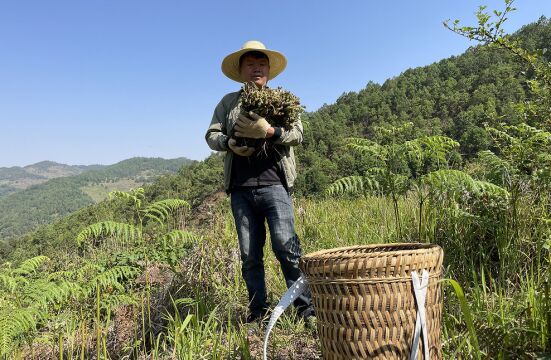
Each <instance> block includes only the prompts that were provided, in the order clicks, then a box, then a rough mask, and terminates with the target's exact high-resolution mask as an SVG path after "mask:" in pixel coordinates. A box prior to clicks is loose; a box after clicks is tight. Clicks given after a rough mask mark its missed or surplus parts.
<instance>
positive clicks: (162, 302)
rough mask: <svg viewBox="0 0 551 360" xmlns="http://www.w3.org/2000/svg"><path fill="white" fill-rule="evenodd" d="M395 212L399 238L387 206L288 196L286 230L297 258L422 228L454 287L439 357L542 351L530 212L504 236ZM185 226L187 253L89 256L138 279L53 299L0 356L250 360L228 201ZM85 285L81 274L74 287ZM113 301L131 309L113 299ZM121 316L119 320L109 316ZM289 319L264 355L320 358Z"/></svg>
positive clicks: (541, 281) (484, 227)
mask: <svg viewBox="0 0 551 360" xmlns="http://www.w3.org/2000/svg"><path fill="white" fill-rule="evenodd" d="M397 205H398V210H399V212H400V219H401V234H402V235H401V237H400V236H399V235H398V233H397V227H396V223H395V214H394V204H393V202H392V201H391V200H390V199H388V198H385V197H377V196H366V197H361V198H356V199H346V198H345V199H324V200H320V199H318V200H312V199H295V201H294V207H295V219H296V230H297V234H298V235H299V238H300V240H301V245H302V248H303V253H309V252H312V251H316V250H320V249H324V248H334V247H342V246H349V245H355V244H369V243H387V242H412V241H418V240H419V237H420V234H419V229H420V228H422V231H423V236H424V240H425V241H429V242H433V243H438V244H441V245H442V246H443V248H444V251H445V277H448V278H453V279H455V281H457V282H456V283H454V286H446V287H445V294H444V301H445V304H444V306H445V311H444V321H443V329H442V330H443V340H444V341H443V346H444V348H443V350H444V356H445V358H447V359H457V358H495V359H510V358H536V357H537V356H539V355H538V354H542V353H546V352H547V353H549V352H550V349H549V345H550V329H549V326H550V322H549V317H550V311H549V310H550V301H549V280H550V274H549V260H550V258H549V256H550V255H549V249H548V247H546V246H547V242H546V240H545V239H546V238H544V236H547V235H546V234H548V233H547V232H546V228H544V226H547V225H546V223H545V222H542V221H540V220H538V219H537V217H536V216H535V215H534V213H533V212H531V211H532V210H531V207H530V206H531V204H530V202H528V201H526V199H523V200H521V201H519V202H518V206H517V211H518V212H519V213H520V214H529V215H530V216H527V217H522V216H521V217H519V218H518V219H516V221H515V224H516V225H515V226H516V231H510V230H504V228H506V227H507V226H510V221H509V219H508V218H507V216H503V214H500V213H497V212H493V213H492V215H493V217H491V218H487V219H486V218H484V217H483V216H482V215H484V213H480V212H479V213H478V214H479V215H478V216H475V217H469V216H468V214H466V213H462V212H458V211H456V212H451V211H446V210H444V209H443V208H442V209H435V206H437V204H436V205H435V204H432V205H431V207H432V208H431V207H429V206H427V207H425V210H423V211H422V212H421V213H420V212H419V201H418V198H417V196H416V195H415V194H410V195H408V196H406V197H404V198H402V199H400V200H399V201H398V203H397ZM480 214H482V215H480ZM486 215H488V216H489V213H487V214H486ZM486 215H484V216H486ZM420 217H423V223H422V225H421V227H420V226H419V223H420ZM492 219H493V220H492ZM490 220H492V221H493V222H492V221H490ZM174 223H181V222H178V221H175V222H174ZM488 224H490V225H488ZM492 226H497V227H496V228H492ZM164 230H165V231H168V230H170V229H164ZM188 230H193V231H194V233H195V235H194V237H193V241H192V242H191V243H187V245H185V244H184V243H178V242H177V243H174V244H173V245H170V243H165V246H164V247H159V246H158V245H157V244H155V243H148V242H141V243H136V244H135V245H132V244H130V243H124V244H121V243H117V242H114V243H113V245H112V246H111V245H109V244H107V243H106V244H104V245H103V246H102V247H101V248H98V249H97V250H94V252H93V253H92V252H91V253H90V255H93V258H94V259H95V260H94V261H95V263H96V264H103V265H102V266H119V267H120V266H123V265H124V266H128V265H131V266H142V267H141V269H142V271H141V273H140V275H139V276H138V275H131V274H132V272H129V273H128V274H127V275H126V276H122V275H121V277H119V278H117V279H118V280H117V281H116V282H113V283H110V286H105V287H102V286H100V285H101V282H99V281H98V282H97V283H96V284H95V285H94V291H92V292H90V296H91V300H90V301H88V300H85V299H83V298H81V300H78V297H69V298H67V299H66V301H65V302H64V303H63V305H60V304H59V303H51V304H50V305H49V306H48V310H47V311H48V314H49V315H48V317H47V318H45V319H44V320H43V321H41V322H39V323H37V331H33V332H29V333H27V334H25V335H24V336H25V337H22V338H21V340H22V341H20V342H18V344H19V345H17V346H16V348H14V349H13V351H10V352H9V353H8V354H7V355H6V354H5V355H4V358H6V359H7V358H10V359H11V358H33V357H34V358H40V357H49V358H58V359H62V358H63V359H87V358H90V357H96V358H100V359H115V358H121V357H130V358H144V357H148V358H153V359H165V358H175V359H257V358H260V356H261V348H262V340H261V339H262V335H263V328H262V326H261V325H259V324H244V318H245V315H246V312H247V296H246V289H245V286H244V283H243V281H242V279H241V270H240V259H239V251H238V242H237V235H236V231H235V227H234V224H233V219H232V217H231V211H230V209H229V204H228V202H227V201H222V202H221V203H219V204H218V205H217V207H216V208H215V211H214V213H213V216H212V219H211V223H210V226H209V227H198V228H195V229H191V228H188ZM513 234H514V236H513ZM169 245H170V246H169ZM178 246H181V247H182V248H179V247H178ZM267 247H269V243H268V244H267ZM182 249H184V251H183V252H182ZM176 253H177V254H178V257H179V260H178V261H177V262H176V263H174V261H173V260H170V259H174V257H173V256H172V255H174V254H176ZM114 254H118V255H114ZM171 254H172V255H171ZM265 254H266V255H265V256H266V259H265V266H266V281H267V286H268V290H269V300H270V301H271V303H272V304H275V303H276V302H277V300H278V299H279V297H280V296H281V295H282V294H283V292H284V291H285V290H286V286H285V282H284V280H283V276H282V275H281V270H280V266H279V263H278V262H277V260H276V259H275V256H274V255H273V254H272V252H271V251H269V250H267V251H266V252H265ZM58 263H59V262H56V264H58ZM109 264H110V265H109ZM139 264H141V265H139ZM163 264H164V265H163ZM145 265H146V266H145ZM79 266H82V264H81V265H79ZM47 269H48V268H47V267H45V268H44V271H43V273H44V274H45V275H47V273H48V272H49V270H47ZM108 269H109V267H105V268H104V269H103V270H102V271H106V270H108ZM159 269H166V271H167V272H168V273H169V274H171V275H170V279H171V280H170V279H169V280H167V281H165V282H163V281H160V282H158V281H157V280H158V279H157V280H156V277H159V271H160V270H159ZM170 269H172V270H170ZM90 271H91V270H90ZM98 271H99V270H98ZM98 274H100V275H101V272H99V273H98ZM155 274H156V275H155ZM100 275H95V276H96V278H98V276H100ZM72 279H74V281H75V282H76V283H78V281H79V280H78V279H77V278H76V277H74V278H72ZM86 279H90V277H86V276H84V277H82V278H81V280H80V281H88V280H86ZM82 285H83V284H82V283H80V286H82ZM455 285H457V286H455ZM121 286H122V288H121ZM459 286H460V287H459ZM117 289H119V290H120V292H119V290H117ZM456 294H460V295H461V296H459V297H458V296H457V295H456ZM121 295H127V296H128V297H129V298H132V299H134V302H133V301H130V300H129V299H126V300H127V301H122V300H120V299H119V297H118V296H121ZM117 299H119V300H120V301H117ZM121 301H122V302H121ZM121 308H122V309H126V310H125V311H126V312H121V313H123V314H126V315H123V316H120V315H119V314H115V312H116V311H117V309H121ZM295 315H296V314H295V313H294V310H290V311H288V312H287V313H286V314H285V315H284V317H283V318H282V319H281V320H280V322H279V323H278V326H277V328H276V329H275V332H274V336H273V338H272V341H271V344H270V348H269V350H270V356H271V357H272V358H274V359H284V358H285V359H287V358H289V359H319V358H321V355H320V349H319V345H318V343H317V337H316V333H315V331H313V330H311V329H307V328H306V327H305V326H304V324H303V323H302V321H299V320H297V319H296V316H295ZM124 329H126V330H124ZM24 339H28V340H24ZM30 339H32V340H30ZM25 343H28V344H31V345H25ZM495 344H499V346H496V345H495Z"/></svg>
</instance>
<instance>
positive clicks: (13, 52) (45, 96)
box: [0, 0, 551, 167]
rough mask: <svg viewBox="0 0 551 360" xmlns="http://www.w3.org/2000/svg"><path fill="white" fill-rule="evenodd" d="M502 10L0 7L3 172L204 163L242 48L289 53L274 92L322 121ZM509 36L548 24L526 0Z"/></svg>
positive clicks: (451, 51)
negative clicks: (284, 93) (450, 25)
mask: <svg viewBox="0 0 551 360" xmlns="http://www.w3.org/2000/svg"><path fill="white" fill-rule="evenodd" d="M482 4H485V5H488V8H489V9H502V8H503V1H502V0H499V1H498V0H492V1H484V0H476V1H472V0H461V1H451V0H447V1H444V0H427V1H421V0H419V1H398V0H387V1H371V0H350V1H331V2H330V1H319V0H318V1H313V0H303V1H291V0H277V1H248V2H241V1H208V0H204V1H176V0H163V1H151V0H150V1H145V0H95V1H91V0H88V1H86V0H59V1H56V0H50V1H44V0H32V1H31V0H17V1H9V0H4V1H1V0H0V167H3V166H16V165H17V166H24V165H29V164H32V163H35V162H38V161H42V160H52V161H57V162H62V163H67V164H86V165H87V164H113V163H116V162H118V161H121V160H124V159H127V158H130V157H133V156H147V157H164V158H175V157H180V156H185V157H188V158H191V159H196V160H200V159H203V158H205V157H206V156H208V155H209V154H210V153H211V151H210V149H209V148H208V147H207V145H206V143H205V141H204V133H205V130H206V128H207V126H208V124H209V122H210V119H211V116H212V112H213V109H214V107H215V106H216V104H217V103H218V101H219V100H220V98H221V97H222V96H223V95H224V94H226V93H228V92H231V91H235V90H237V89H238V88H239V84H238V83H235V82H233V81H231V80H229V79H227V78H226V77H224V75H223V74H222V72H221V71H220V63H221V61H222V59H223V58H224V57H225V56H226V55H227V54H229V53H230V52H233V51H235V50H237V49H239V48H240V47H241V45H242V44H243V43H244V42H245V41H246V40H251V39H255V40H260V41H262V42H264V43H265V44H266V45H267V47H268V48H270V49H275V50H279V51H281V52H283V53H284V54H285V55H286V56H287V58H288V61H289V63H288V67H287V69H286V71H285V72H284V73H283V74H281V75H280V76H279V77H277V78H276V79H274V80H273V81H272V82H271V83H270V85H271V86H283V87H285V88H286V89H289V90H291V91H293V92H294V93H295V94H297V95H298V96H299V97H300V98H301V99H302V103H303V104H304V105H305V106H306V108H307V111H314V110H316V109H317V108H319V107H320V106H321V105H323V104H324V103H327V104H331V103H333V102H334V101H335V100H336V99H337V98H338V97H339V96H340V95H341V94H342V93H343V92H347V91H358V90H360V89H362V88H363V87H365V85H366V84H367V83H368V81H375V82H378V83H383V82H384V81H385V80H386V79H387V78H390V77H394V76H397V75H399V74H400V73H401V72H403V71H405V70H406V69H408V68H412V67H417V66H424V65H429V64H431V63H433V62H435V61H438V60H440V59H443V58H447V57H450V56H452V55H459V54H461V53H462V52H463V51H465V49H467V48H468V47H469V46H472V45H475V43H474V42H469V41H468V40H467V39H465V38H462V37H460V36H458V35H456V34H453V33H452V32H450V31H448V30H446V29H445V28H444V27H443V26H442V21H443V20H446V19H452V20H453V19H460V20H462V23H464V24H465V25H467V24H474V23H475V17H474V12H475V10H476V9H477V8H478V6H479V5H482ZM515 6H516V7H517V8H518V10H517V11H516V12H514V13H513V14H512V15H511V16H510V19H509V20H508V21H507V23H506V30H507V31H508V32H513V31H515V30H517V29H518V28H520V27H521V26H522V25H525V24H527V23H530V22H533V21H536V20H537V19H538V18H539V17H540V16H541V15H545V16H547V17H550V16H551V1H549V0H517V1H516V2H515Z"/></svg>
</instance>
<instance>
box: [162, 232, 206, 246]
mask: <svg viewBox="0 0 551 360" xmlns="http://www.w3.org/2000/svg"><path fill="white" fill-rule="evenodd" d="M162 239H163V241H169V242H171V243H184V244H187V243H193V242H198V241H199V239H200V238H199V237H198V236H197V235H195V234H193V233H191V232H189V231H184V230H173V231H171V232H169V233H168V234H166V235H164V236H163V238H162Z"/></svg>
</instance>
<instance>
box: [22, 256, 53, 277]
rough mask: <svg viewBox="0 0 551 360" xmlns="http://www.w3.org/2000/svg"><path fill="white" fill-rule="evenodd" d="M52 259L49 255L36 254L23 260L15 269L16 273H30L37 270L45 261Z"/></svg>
mask: <svg viewBox="0 0 551 360" xmlns="http://www.w3.org/2000/svg"><path fill="white" fill-rule="evenodd" d="M48 260H50V259H49V258H48V257H47V256H44V255H39V256H35V257H33V258H30V259H27V260H25V261H23V262H22V263H21V264H20V265H19V266H18V267H17V269H15V270H14V273H17V274H20V275H29V274H31V273H34V272H36V270H37V269H38V268H39V267H40V265H42V264H43V263H44V262H46V261H48Z"/></svg>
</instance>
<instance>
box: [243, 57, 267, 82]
mask: <svg viewBox="0 0 551 360" xmlns="http://www.w3.org/2000/svg"><path fill="white" fill-rule="evenodd" d="M239 72H240V73H241V79H242V80H243V82H249V81H252V82H254V83H255V84H256V86H258V87H262V86H264V85H266V83H267V82H268V74H269V73H270V63H269V62H268V59H263V58H260V59H258V58H256V57H254V56H249V55H245V57H243V59H241V67H240V68H239Z"/></svg>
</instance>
